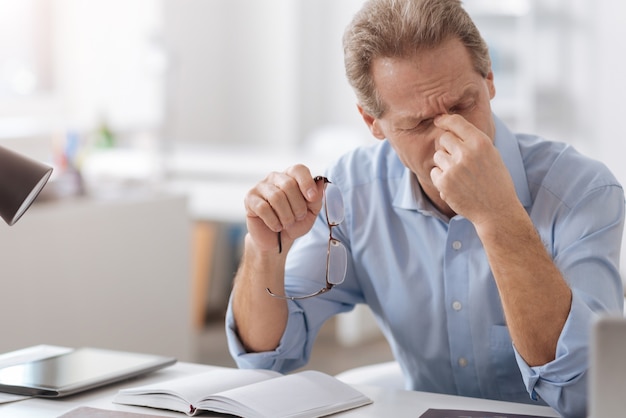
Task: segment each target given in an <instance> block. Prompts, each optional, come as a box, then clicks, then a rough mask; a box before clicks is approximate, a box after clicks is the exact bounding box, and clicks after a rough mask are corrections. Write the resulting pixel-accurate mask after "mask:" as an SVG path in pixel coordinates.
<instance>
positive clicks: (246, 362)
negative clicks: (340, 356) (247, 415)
mask: <svg viewBox="0 0 626 418" xmlns="http://www.w3.org/2000/svg"><path fill="white" fill-rule="evenodd" d="M288 308H289V317H288V319H287V327H286V329H285V332H284V333H283V336H282V338H281V340H280V343H279V345H278V347H276V349H275V350H272V351H263V352H258V353H249V352H247V351H246V349H245V347H244V346H243V344H242V343H241V340H240V339H239V336H238V334H237V327H236V324H235V319H234V316H233V312H232V300H231V303H229V304H228V309H227V311H226V324H225V325H226V339H227V342H228V349H229V352H230V355H231V356H232V357H233V359H234V360H235V363H237V366H238V367H239V368H242V369H269V370H276V371H279V372H281V373H286V372H288V371H291V370H294V369H296V368H298V367H301V366H304V363H305V361H304V360H303V358H304V357H305V356H304V355H303V351H304V345H296V346H294V344H293V342H294V341H306V339H307V331H306V330H307V327H306V324H305V321H304V313H303V310H302V309H301V308H300V307H299V306H298V305H296V304H295V303H293V302H292V301H288ZM288 342H291V344H288Z"/></svg>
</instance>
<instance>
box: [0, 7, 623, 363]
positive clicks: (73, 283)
mask: <svg viewBox="0 0 626 418" xmlns="http://www.w3.org/2000/svg"><path fill="white" fill-rule="evenodd" d="M362 2H363V1H362V0H341V1H333V0H298V1H293V0H264V1H254V0H211V1H205V0H134V1H132V2H128V1H124V0H90V1H88V2H85V1H81V0H20V1H19V2H16V1H12V0H0V57H1V58H0V144H2V145H3V146H6V147H9V148H11V149H14V150H16V151H19V152H22V153H25V154H27V155H29V156H31V157H34V158H37V159H39V160H41V161H45V162H47V163H49V164H51V165H53V166H54V168H55V171H54V174H53V178H52V179H51V181H50V183H49V184H48V186H47V187H46V189H45V191H44V192H43V193H42V195H41V196H40V198H39V199H38V200H37V202H36V203H35V205H34V206H33V207H32V208H31V209H30V210H29V212H28V213H27V214H26V215H25V216H24V218H23V219H22V220H20V222H19V223H18V224H16V225H15V226H13V227H8V226H6V225H0V268H1V273H0V277H2V285H3V291H2V292H0V316H2V318H4V320H3V324H4V325H3V338H2V339H0V352H6V351H10V350H15V349H19V348H23V347H26V346H30V345H35V344H54V345H62V346H77V347H78V346H85V345H87V346H100V347H103V348H112V349H122V350H130V351H141V352H152V353H157V354H167V355H173V356H176V357H177V358H179V359H180V360H184V361H193V362H204V363H209V364H217V365H233V364H234V363H233V362H232V360H231V359H230V358H229V357H228V353H227V351H226V342H225V339H224V332H223V316H224V311H225V308H226V304H227V301H228V294H229V290H230V286H231V284H232V278H233V275H234V272H235V270H236V268H237V263H238V259H239V257H240V255H241V244H242V238H243V236H244V235H245V213H244V208H243V197H244V195H245V193H246V191H247V190H249V188H250V187H252V186H253V185H254V184H255V183H256V182H257V181H258V180H260V179H261V178H263V177H264V176H265V175H266V174H267V173H268V172H270V171H273V170H283V169H285V168H287V167H288V166H290V165H293V164H296V163H304V164H307V165H309V166H310V167H311V169H312V171H313V172H315V173H322V172H323V170H324V167H325V166H326V165H327V164H329V163H331V162H332V161H333V160H334V159H335V158H336V157H338V156H339V155H341V154H342V153H343V152H346V151H348V150H349V149H351V148H353V147H355V146H359V145H362V144H368V143H372V142H373V141H375V139H373V138H372V137H371V135H370V134H369V132H368V131H367V129H366V127H365V125H364V124H363V122H362V121H361V119H360V116H359V114H358V112H357V111H356V106H355V99H354V95H353V93H352V91H351V90H350V88H349V86H348V84H347V82H346V81H345V78H344V71H343V58H342V48H341V36H342V32H343V28H344V27H345V25H346V24H347V23H348V21H349V20H350V18H351V16H352V15H353V14H354V13H355V12H356V11H357V10H358V9H359V7H360V6H361V4H362ZM464 4H465V6H466V8H467V9H468V11H469V12H470V14H471V15H472V16H473V17H474V19H475V21H476V23H477V25H478V27H479V29H480V30H481V32H482V33H483V35H484V37H485V39H486V40H487V42H488V44H489V46H490V52H491V57H492V63H493V69H494V74H495V84H496V89H497V93H496V98H495V99H494V101H493V102H492V106H493V109H494V112H495V113H496V114H497V115H498V116H499V117H501V118H502V119H503V120H505V121H506V122H507V123H508V124H509V125H510V126H511V127H512V128H513V129H514V130H517V131H526V132H532V133H539V134H541V135H544V136H545V137H547V138H549V139H554V140H559V141H564V142H567V143H570V144H572V145H573V146H575V147H576V148H578V149H579V150H580V151H582V152H583V153H585V154H587V155H590V156H592V157H594V158H597V159H599V160H601V161H603V162H604V163H605V164H607V165H608V166H609V167H610V168H611V169H612V170H613V172H614V173H615V174H616V176H617V177H618V179H619V180H620V181H621V182H622V183H623V184H626V165H624V164H623V163H622V161H621V160H622V158H623V154H624V152H623V151H624V149H625V147H626V145H624V143H625V141H623V136H624V135H623V133H622V128H621V126H620V125H621V122H622V120H623V117H622V114H623V110H624V105H623V99H622V98H623V97H626V80H625V79H624V77H623V76H622V75H623V74H624V73H626V71H625V70H626V51H625V50H624V48H623V46H622V45H621V44H620V40H621V39H626V36H625V35H626V28H625V27H624V25H623V24H621V22H623V21H624V20H625V19H626V3H622V2H612V1H609V0H598V1H594V2H589V1H585V0H569V1H566V0H541V1H539V0H507V1H506V2H504V1H501V0H465V1H464ZM389 359H391V354H390V352H389V350H388V347H387V346H386V343H385V341H384V340H383V339H382V337H381V335H380V333H379V332H378V331H377V328H376V325H375V323H374V321H373V319H372V317H371V315H370V314H369V312H368V311H367V309H365V308H362V307H359V308H358V309H356V310H355V311H353V312H351V313H349V314H345V315H341V316H340V317H338V318H337V319H336V320H334V321H332V323H329V326H328V329H327V330H325V332H323V333H322V335H321V336H320V343H319V348H316V350H314V358H313V359H312V362H311V364H310V365H309V367H311V368H317V369H320V370H323V371H328V372H335V373H336V372H340V371H342V370H345V369H347V368H350V367H354V366H358V365H361V364H369V363H372V362H376V361H386V360H389Z"/></svg>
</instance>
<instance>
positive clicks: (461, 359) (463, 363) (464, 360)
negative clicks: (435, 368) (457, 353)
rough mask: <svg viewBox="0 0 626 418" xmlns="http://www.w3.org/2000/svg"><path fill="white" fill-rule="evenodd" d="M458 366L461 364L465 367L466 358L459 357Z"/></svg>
mask: <svg viewBox="0 0 626 418" xmlns="http://www.w3.org/2000/svg"><path fill="white" fill-rule="evenodd" d="M459 366H461V367H466V366H467V359H466V358H465V357H461V358H460V359H459Z"/></svg>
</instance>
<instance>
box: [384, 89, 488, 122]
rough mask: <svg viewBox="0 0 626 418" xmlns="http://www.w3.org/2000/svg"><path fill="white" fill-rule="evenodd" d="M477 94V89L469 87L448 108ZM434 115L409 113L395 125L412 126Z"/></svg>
mask: <svg viewBox="0 0 626 418" xmlns="http://www.w3.org/2000/svg"><path fill="white" fill-rule="evenodd" d="M475 94H476V89H475V88H473V87H468V88H467V89H465V91H463V93H462V94H461V95H460V96H457V97H456V98H455V99H454V100H451V101H450V103H452V105H450V106H448V105H446V110H448V109H450V108H452V107H454V106H456V105H457V104H459V103H461V102H463V101H464V100H466V99H468V98H469V97H471V96H474V95H475ZM433 117H434V116H426V115H417V116H412V115H407V116H402V117H400V118H399V119H398V120H397V121H396V123H395V124H394V125H396V127H397V126H398V125H411V126H415V125H417V124H418V123H420V122H422V121H424V120H428V119H432V118H433Z"/></svg>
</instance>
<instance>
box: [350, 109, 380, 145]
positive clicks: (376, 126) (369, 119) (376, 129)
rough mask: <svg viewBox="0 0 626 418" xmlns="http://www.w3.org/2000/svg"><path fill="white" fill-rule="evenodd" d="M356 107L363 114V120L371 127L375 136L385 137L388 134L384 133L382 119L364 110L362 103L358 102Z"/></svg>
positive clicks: (378, 137)
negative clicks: (381, 125)
mask: <svg viewBox="0 0 626 418" xmlns="http://www.w3.org/2000/svg"><path fill="white" fill-rule="evenodd" d="M356 107H357V109H358V110H359V113H360V114H361V117H362V118H363V121H364V122H365V124H366V125H367V127H368V128H369V130H370V132H371V133H372V135H374V138H376V139H385V138H386V135H385V134H384V133H383V131H382V129H381V127H380V121H379V120H378V119H376V118H375V117H374V116H372V115H370V114H369V113H367V112H366V111H365V110H363V108H362V107H361V106H360V105H358V104H357V105H356Z"/></svg>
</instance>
